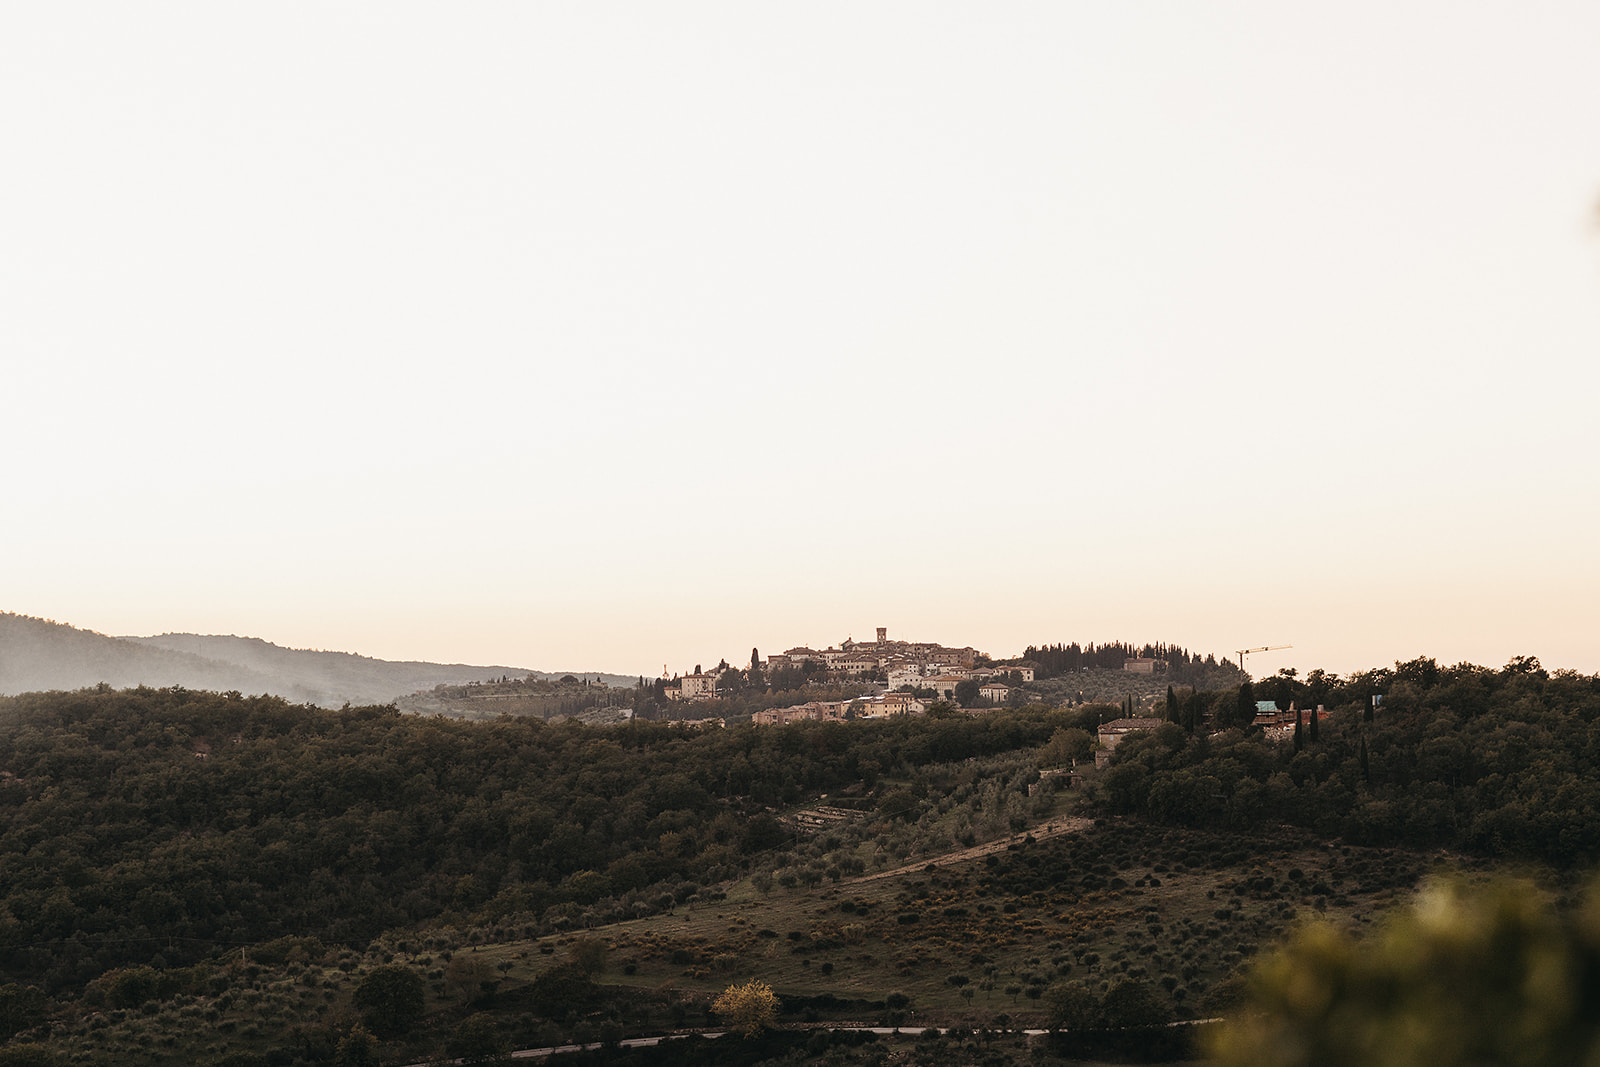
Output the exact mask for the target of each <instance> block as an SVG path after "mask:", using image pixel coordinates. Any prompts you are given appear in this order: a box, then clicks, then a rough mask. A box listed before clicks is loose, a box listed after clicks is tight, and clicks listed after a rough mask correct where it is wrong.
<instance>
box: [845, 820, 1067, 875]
mask: <svg viewBox="0 0 1600 1067" xmlns="http://www.w3.org/2000/svg"><path fill="white" fill-rule="evenodd" d="M1093 823H1094V820H1092V819H1079V818H1070V819H1069V818H1066V817H1062V818H1058V819H1047V820H1045V821H1044V822H1042V823H1040V824H1039V825H1038V826H1035V827H1032V828H1031V829H1028V830H1023V831H1022V832H1021V833H1016V834H1012V835H1011V836H1010V837H1002V838H999V839H997V840H994V841H990V842H988V843H987V844H983V845H973V846H972V847H971V848H963V849H958V850H957V851H955V852H946V853H944V854H943V855H941V856H928V857H926V858H924V859H920V860H918V861H917V862H915V863H908V864H906V865H905V866H904V867H896V868H895V869H894V870H892V871H878V872H876V873H874V874H863V875H861V876H860V877H858V878H846V879H845V880H844V881H843V883H842V884H843V885H855V884H856V883H858V882H870V881H872V880H873V879H875V878H893V877H894V876H895V875H898V874H912V873H915V872H916V871H920V870H922V869H923V868H924V867H926V866H928V864H930V863H938V864H945V863H965V862H966V861H967V860H975V859H977V858H979V857H980V856H987V855H989V854H990V853H992V852H1004V851H1005V850H1006V849H1008V848H1010V847H1011V846H1012V845H1018V844H1021V843H1022V842H1023V841H1025V840H1027V839H1028V838H1029V837H1031V838H1033V839H1034V840H1035V841H1043V840H1044V839H1045V838H1047V837H1057V836H1059V835H1061V834H1075V833H1078V832H1079V831H1080V830H1087V829H1088V828H1089V827H1090V826H1091V825H1093Z"/></svg>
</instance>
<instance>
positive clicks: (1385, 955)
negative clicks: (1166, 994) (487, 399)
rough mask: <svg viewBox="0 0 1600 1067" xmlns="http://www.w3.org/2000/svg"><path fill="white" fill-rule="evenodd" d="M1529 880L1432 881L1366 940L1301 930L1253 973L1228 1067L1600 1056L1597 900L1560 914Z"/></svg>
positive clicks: (1560, 1062)
mask: <svg viewBox="0 0 1600 1067" xmlns="http://www.w3.org/2000/svg"><path fill="white" fill-rule="evenodd" d="M1539 900H1540V898H1539V894H1538V893H1537V892H1536V891H1535V890H1534V889H1533V887H1531V886H1527V885H1522V884H1517V883H1510V882H1507V883H1501V884H1498V885H1494V886H1491V887H1489V888H1487V889H1481V890H1469V889H1467V888H1465V887H1464V886H1462V885H1458V884H1452V883H1442V884H1437V885H1434V886H1432V887H1430V888H1429V889H1427V890H1426V891H1425V892H1424V893H1423V895H1422V896H1421V898H1420V899H1419V900H1418V902H1417V903H1416V904H1415V905H1414V906H1413V907H1412V908H1410V909H1409V910H1408V911H1405V912H1403V913H1401V914H1400V915H1399V916H1397V917H1396V918H1395V919H1394V920H1393V921H1392V922H1391V923H1390V924H1389V925H1388V926H1387V927H1386V928H1385V930H1384V931H1383V933H1382V934H1379V935H1376V936H1374V937H1370V938H1366V939H1363V940H1359V941H1358V940H1357V939H1355V938H1354V937H1352V936H1351V935H1349V934H1348V933H1345V932H1342V931H1340V930H1338V929H1336V928H1334V927H1332V926H1313V927H1310V928H1308V929H1306V930H1304V931H1302V932H1301V933H1300V934H1299V935H1298V936H1297V937H1296V938H1295V939H1294V940H1293V941H1292V942H1290V943H1289V944H1288V945H1287V946H1286V947H1285V948H1284V949H1282V950H1281V951H1279V952H1278V953H1277V954H1275V955H1273V956H1272V957H1270V958H1268V959H1266V960H1265V961H1264V962H1262V963H1260V964H1258V966H1257V967H1256V969H1255V971H1254V972H1253V974H1252V975H1251V978H1250V985H1249V989H1250V996H1251V999H1252V1001H1253V1004H1252V1007H1253V1009H1254V1010H1253V1011H1251V1012H1250V1013H1248V1014H1246V1015H1241V1016H1240V1017H1239V1018H1238V1019H1236V1020H1234V1021H1233V1022H1232V1023H1231V1024H1230V1025H1229V1026H1228V1027H1227V1028H1226V1029H1224V1030H1223V1032H1222V1033H1221V1034H1220V1035H1219V1037H1218V1039H1217V1041H1216V1048H1215V1050H1214V1051H1215V1052H1216V1053H1217V1055H1218V1058H1219V1060H1220V1062H1221V1064H1223V1065H1224V1067H1229V1065H1245V1064H1249V1065H1251V1067H1312V1065H1316V1064H1336V1063H1365V1064H1383V1065H1386V1067H1439V1065H1457V1064H1461V1065H1464V1064H1490V1063H1494V1064H1514V1065H1517V1067H1565V1065H1567V1064H1581V1063H1595V1062H1596V1061H1597V1056H1600V1013H1597V1012H1596V1011H1595V989H1596V983H1597V981H1600V906H1597V905H1600V900H1597V899H1596V898H1595V897H1594V896H1591V898H1590V899H1589V901H1588V902H1587V904H1586V905H1585V906H1584V907H1583V908H1582V910H1581V911H1579V912H1578V913H1576V914H1572V913H1566V914H1558V913H1556V912H1555V911H1553V910H1551V909H1549V908H1547V907H1545V906H1543V905H1542V904H1541V903H1540V902H1539Z"/></svg>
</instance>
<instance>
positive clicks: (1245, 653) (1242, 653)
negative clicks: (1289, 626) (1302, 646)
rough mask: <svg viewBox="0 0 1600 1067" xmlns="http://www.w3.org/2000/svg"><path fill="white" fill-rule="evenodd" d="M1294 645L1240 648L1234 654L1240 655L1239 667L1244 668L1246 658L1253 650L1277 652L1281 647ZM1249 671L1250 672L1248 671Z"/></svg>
mask: <svg viewBox="0 0 1600 1067" xmlns="http://www.w3.org/2000/svg"><path fill="white" fill-rule="evenodd" d="M1293 647H1294V646H1293V645H1262V646H1261V647H1260V648H1240V649H1236V650H1235V652H1234V654H1235V655H1237V656H1238V657H1239V669H1240V670H1241V671H1242V670H1244V658H1245V657H1246V656H1248V655H1249V654H1250V653H1252V652H1276V651H1278V649H1280V648H1293ZM1246 673H1249V672H1246Z"/></svg>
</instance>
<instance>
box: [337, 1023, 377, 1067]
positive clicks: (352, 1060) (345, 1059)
mask: <svg viewBox="0 0 1600 1067" xmlns="http://www.w3.org/2000/svg"><path fill="white" fill-rule="evenodd" d="M378 1063H379V1060H378V1039H377V1038H375V1037H373V1036H372V1035H371V1034H369V1033H367V1032H366V1031H365V1030H364V1029H362V1028H361V1027H359V1026H357V1027H356V1028H355V1029H353V1030H351V1031H350V1032H349V1033H348V1034H346V1035H345V1036H344V1038H343V1040H341V1041H340V1042H339V1048H338V1049H337V1051H335V1052H334V1054H333V1067H378Z"/></svg>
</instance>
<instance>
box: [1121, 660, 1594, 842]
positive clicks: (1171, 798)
mask: <svg viewBox="0 0 1600 1067" xmlns="http://www.w3.org/2000/svg"><path fill="white" fill-rule="evenodd" d="M1252 693H1253V695H1254V696H1255V697H1262V698H1264V699H1273V700H1275V701H1276V702H1277V703H1279V704H1280V705H1281V706H1283V707H1288V706H1290V704H1291V703H1295V704H1298V705H1299V706H1301V707H1306V706H1307V705H1310V706H1312V707H1314V706H1315V705H1317V704H1325V705H1326V706H1327V707H1328V708H1329V709H1331V710H1330V713H1329V714H1328V715H1327V716H1325V717H1324V718H1322V719H1321V720H1319V721H1318V723H1317V727H1316V733H1315V735H1313V733H1312V730H1311V727H1310V716H1309V714H1308V715H1307V724H1306V726H1305V727H1304V728H1303V729H1302V731H1301V736H1300V737H1299V738H1298V739H1297V740H1295V741H1293V742H1282V743H1273V742H1269V741H1265V740H1263V739H1262V738H1261V737H1260V736H1259V734H1252V733H1251V732H1249V731H1247V730H1239V729H1235V730H1230V731H1226V732H1223V733H1220V734H1215V735H1213V734H1211V733H1209V732H1208V731H1206V730H1196V731H1194V732H1193V734H1192V735H1191V734H1190V733H1188V732H1186V731H1185V730H1184V729H1183V728H1182V727H1180V726H1179V725H1177V724H1168V725H1166V726H1163V727H1162V729H1161V730H1159V731H1157V732H1156V733H1155V734H1151V735H1145V736H1143V737H1139V736H1135V737H1133V738H1130V739H1129V740H1128V742H1127V743H1126V745H1125V746H1119V748H1118V750H1117V760H1116V762H1115V764H1114V765H1113V766H1112V768H1111V769H1110V770H1109V772H1108V773H1107V774H1106V775H1105V777H1104V778H1103V779H1102V781H1101V783H1100V791H1101V792H1100V795H1101V796H1102V798H1103V800H1104V805H1105V809H1106V810H1107V811H1108V812H1112V813H1118V814H1129V815H1138V816H1141V817H1143V818H1146V819H1151V820H1155V821H1159V822H1165V823H1171V824H1177V825H1184V826H1200V827H1211V828H1218V827H1227V828H1233V829H1250V828H1258V827H1262V826H1268V825H1276V824H1282V823H1289V824H1291V825H1296V826H1302V827H1306V828H1309V829H1314V830H1316V831H1317V832H1318V833H1322V834H1328V835H1337V836H1340V837H1343V838H1345V839H1346V840H1349V841H1352V842H1358V843H1366V844H1403V845H1408V846H1412V847H1447V848H1456V849H1463V850H1466V851H1470V852H1474V853H1478V854H1481V855H1488V856H1496V857H1520V858H1529V859H1539V860H1543V861H1546V862H1548V863H1551V864H1554V865H1556V866H1558V867H1563V868H1573V867H1584V868H1587V867H1589V866H1591V865H1593V864H1594V863H1595V862H1596V861H1597V860H1600V678H1597V677H1595V676H1588V675H1579V674H1575V673H1573V672H1570V671H1557V672H1555V673H1554V674H1551V673H1549V672H1547V671H1545V670H1543V669H1542V668H1541V667H1540V665H1539V663H1538V661H1537V660H1530V659H1517V660H1514V661H1512V662H1511V663H1510V664H1509V665H1507V666H1506V667H1505V668H1504V669H1502V670H1498V671H1496V670H1491V669H1487V668H1484V667H1477V666H1473V665H1471V664H1461V665H1458V666H1455V667H1440V666H1439V665H1438V664H1436V663H1435V662H1434V661H1432V660H1430V659H1417V660H1413V661H1411V662H1409V663H1403V664H1397V665H1396V666H1395V667H1394V669H1392V670H1380V671H1370V672H1366V673H1363V674H1359V675H1355V676H1353V677H1351V678H1348V679H1342V680H1341V679H1335V678H1330V677H1328V676H1326V675H1323V674H1321V673H1320V672H1318V673H1316V674H1314V675H1313V676H1311V677H1310V678H1308V679H1306V680H1300V679H1298V678H1296V677H1294V676H1292V675H1291V674H1288V673H1285V674H1280V675H1278V676H1276V677H1274V678H1271V679H1267V680H1265V681H1264V682H1261V683H1257V684H1255V685H1254V686H1251V687H1247V689H1246V691H1245V693H1244V695H1245V697H1246V699H1245V701H1244V703H1245V704H1246V705H1248V706H1249V708H1250V712H1249V713H1250V714H1252V715H1253V713H1254V701H1253V700H1252V699H1250V696H1251V694H1252ZM1374 697H1381V702H1380V703H1378V704H1377V706H1376V708H1374V707H1373V698H1374ZM1185 700H1186V695H1180V696H1179V697H1178V701H1177V702H1178V703H1179V704H1182V703H1184V702H1185ZM1234 703H1237V700H1236V697H1235V696H1234V695H1233V694H1220V695H1218V696H1217V697H1216V699H1214V700H1213V701H1212V709H1213V711H1212V713H1213V716H1214V717H1220V718H1226V714H1225V712H1226V711H1227V709H1228V707H1229V705H1230V704H1234Z"/></svg>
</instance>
